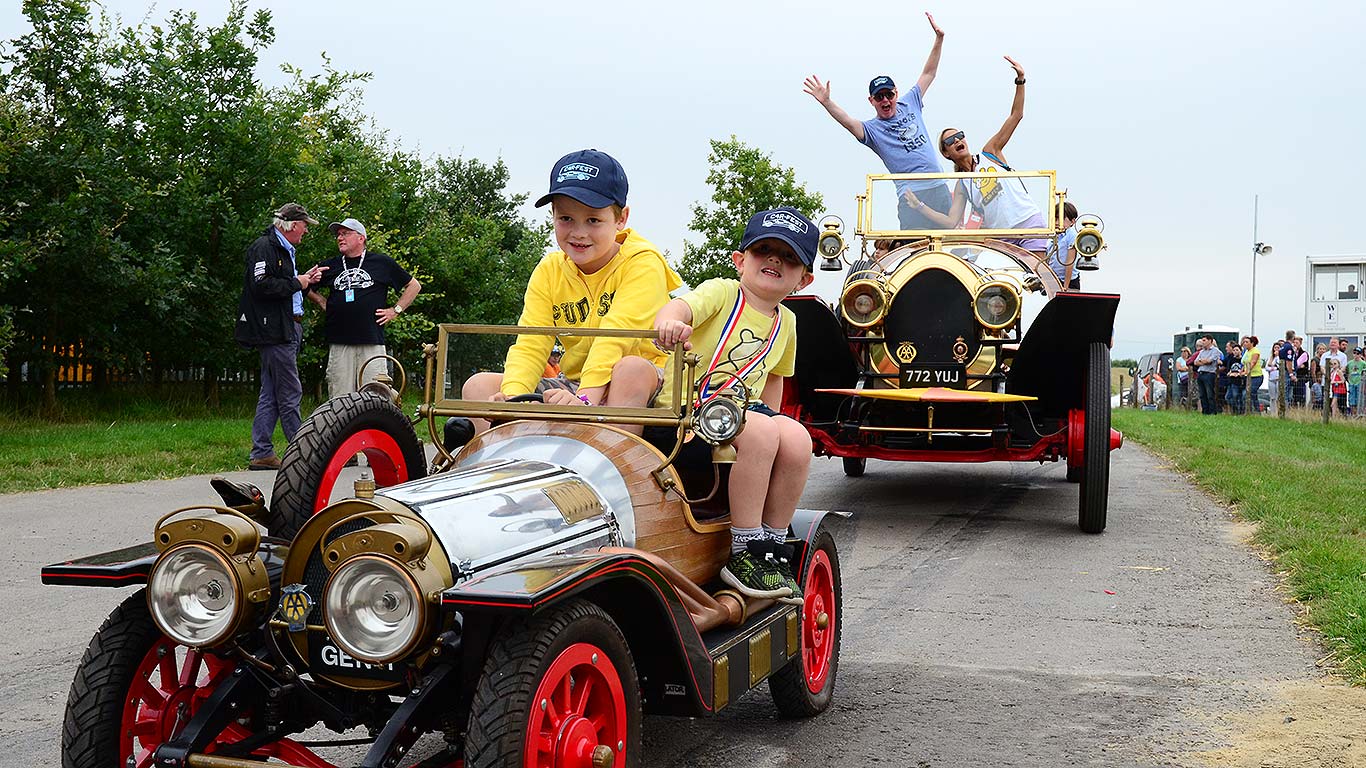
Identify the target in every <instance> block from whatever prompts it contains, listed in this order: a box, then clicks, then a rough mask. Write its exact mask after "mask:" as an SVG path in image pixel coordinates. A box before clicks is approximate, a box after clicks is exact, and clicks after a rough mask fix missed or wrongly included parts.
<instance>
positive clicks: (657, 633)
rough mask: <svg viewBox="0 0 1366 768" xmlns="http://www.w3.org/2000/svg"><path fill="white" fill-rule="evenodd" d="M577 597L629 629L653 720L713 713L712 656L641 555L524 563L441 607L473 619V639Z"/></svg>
mask: <svg viewBox="0 0 1366 768" xmlns="http://www.w3.org/2000/svg"><path fill="white" fill-rule="evenodd" d="M575 597H578V598H583V599H585V600H589V601H591V602H593V603H594V604H596V605H598V606H600V607H601V608H602V609H603V610H605V611H607V613H608V614H609V615H611V616H612V619H613V620H614V621H616V622H617V625H618V626H619V627H621V631H622V633H623V634H625V636H626V640H627V643H628V644H629V645H630V647H631V649H632V655H633V656H634V657H635V661H636V666H637V669H638V671H639V672H640V678H641V693H642V695H643V698H644V701H645V711H646V712H647V713H650V714H670V715H690V716H697V715H708V714H711V713H712V684H713V680H712V669H711V656H710V654H709V653H708V652H707V648H706V646H705V645H704V644H703V642H702V638H701V636H700V635H699V634H698V632H697V627H696V626H695V625H694V624H693V622H692V619H691V618H690V617H689V615H688V611H687V609H686V608H685V607H684V605H683V602H682V601H681V600H680V599H679V597H678V593H677V592H676V591H675V590H674V588H673V586H672V585H671V584H670V583H669V580H668V578H666V577H665V576H664V574H662V573H660V572H659V570H658V569H657V568H655V567H654V566H653V565H652V564H650V563H649V562H648V561H647V560H645V559H643V558H640V557H638V556H636V555H632V554H629V553H611V554H599V553H591V554H582V555H563V556H553V557H547V558H542V559H538V560H530V561H526V560H523V561H518V562H517V563H515V564H512V565H509V566H507V567H503V568H498V569H496V570H493V571H488V572H485V573H482V574H480V575H478V576H476V577H474V578H473V579H471V580H469V581H466V582H462V583H461V584H458V585H456V586H454V587H452V588H450V589H448V590H446V591H445V592H443V593H442V595H441V605H442V607H443V608H444V609H447V610H457V611H459V612H460V613H461V614H462V615H463V616H464V617H465V618H464V626H465V630H466V637H467V639H468V637H469V634H470V630H471V627H472V625H476V624H479V623H481V622H480V621H479V618H478V617H479V614H481V613H482V614H485V615H489V614H492V616H489V618H490V619H493V620H496V619H498V618H506V617H509V616H512V617H516V616H518V615H526V616H529V615H530V614H531V613H533V612H535V611H538V610H541V609H544V608H546V607H549V606H551V605H555V604H557V603H559V602H562V601H564V600H568V599H571V598H575ZM468 647H469V645H468V644H467V648H468Z"/></svg>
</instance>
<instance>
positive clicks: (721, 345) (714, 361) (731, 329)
mask: <svg viewBox="0 0 1366 768" xmlns="http://www.w3.org/2000/svg"><path fill="white" fill-rule="evenodd" d="M735 293H736V296H735V306H733V307H731V310H730V316H729V317H727V318H726V324H725V326H724V327H723V328H722V329H721V339H720V341H719V342H717V344H716V352H715V353H713V354H712V356H711V364H710V365H708V366H707V372H706V374H705V375H703V376H702V386H701V387H700V388H699V389H698V395H699V398H698V401H697V405H702V404H703V403H705V402H707V401H709V400H711V399H712V398H714V397H716V396H717V395H719V394H721V391H722V390H724V389H725V388H726V387H729V386H730V385H731V384H734V383H735V382H736V381H743V380H744V378H745V377H746V376H748V375H749V374H750V373H752V372H753V371H754V369H756V368H758V367H759V364H760V363H762V362H763V361H764V358H766V357H768V353H769V352H772V351H773V342H774V341H775V340H776V339H777V338H778V329H779V327H780V326H781V325H782V322H783V312H782V308H781V307H779V308H776V311H775V312H774V314H773V327H771V328H769V330H768V338H767V339H764V344H763V346H762V347H760V348H759V350H758V351H757V352H755V353H754V357H751V358H750V360H749V362H747V363H745V364H744V365H743V366H741V367H740V369H739V370H737V371H736V372H735V373H733V374H731V375H730V378H728V379H726V382H725V383H724V384H722V385H721V386H719V387H713V386H712V385H711V375H712V373H714V372H715V371H716V368H717V366H719V365H720V364H721V356H722V355H723V354H725V350H726V345H727V344H728V343H729V342H730V337H731V335H732V334H734V333H735V329H736V328H738V327H739V326H740V316H741V315H742V314H744V312H745V291H744V289H741V288H737V289H736V291H735Z"/></svg>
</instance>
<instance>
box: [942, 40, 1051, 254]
mask: <svg viewBox="0 0 1366 768" xmlns="http://www.w3.org/2000/svg"><path fill="white" fill-rule="evenodd" d="M1005 60H1006V61H1007V62H1009V64H1010V66H1011V68H1012V69H1014V70H1015V99H1014V101H1013V102H1012V103H1011V105H1010V115H1009V116H1008V117H1006V121H1005V122H1004V123H1003V124H1002V125H1001V128H1000V130H998V131H996V133H995V134H994V135H993V136H992V137H991V138H990V139H987V143H986V144H984V145H983V146H982V152H981V153H980V154H976V155H974V154H972V151H971V150H970V149H968V142H967V137H966V134H965V133H964V132H963V131H961V130H958V129H957V128H945V129H944V130H943V131H941V132H940V133H939V153H940V154H942V155H943V156H944V157H945V158H947V159H948V160H949V161H950V162H952V163H953V169H954V170H955V171H958V172H960V173H974V172H975V173H982V172H999V171H1007V172H1008V171H1011V170H1013V169H1012V168H1011V167H1010V166H1009V165H1008V164H1007V163H1006V159H1005V146H1006V144H1007V143H1008V142H1009V141H1010V137H1011V136H1013V135H1014V134H1015V128H1016V127H1017V126H1019V124H1020V120H1022V119H1024V97H1025V89H1024V86H1025V74H1024V68H1023V67H1021V66H1020V65H1019V64H1018V63H1017V62H1016V61H1015V60H1014V59H1012V58H1010V57H1009V56H1006V57H1005ZM953 197H954V200H953V205H952V207H951V208H950V209H949V212H948V214H947V215H941V216H942V218H940V217H936V215H935V214H936V213H937V212H931V213H926V214H925V215H926V216H928V217H929V218H931V219H934V220H935V221H936V222H937V223H939V224H940V225H941V226H945V227H961V226H962V222H963V209H964V207H965V206H966V205H967V204H968V203H971V204H972V207H973V209H974V210H976V211H977V212H978V213H980V214H981V215H982V227H983V228H984V229H1043V228H1044V227H1045V226H1046V225H1047V222H1046V221H1045V219H1044V216H1043V212H1042V211H1040V210H1039V206H1038V205H1037V204H1036V203H1035V202H1034V200H1033V199H1032V198H1030V196H1029V190H1028V189H1027V188H1026V187H1025V184H1024V180H1023V179H992V178H980V179H973V180H971V182H969V183H967V184H959V185H958V186H957V187H956V188H955V189H954V195H953ZM1011 242H1015V243H1017V244H1019V245H1021V246H1023V247H1024V248H1026V249H1028V250H1031V251H1035V252H1037V253H1046V252H1047V250H1048V241H1047V240H1046V239H1043V238H1025V239H1022V240H1015V241H1011Z"/></svg>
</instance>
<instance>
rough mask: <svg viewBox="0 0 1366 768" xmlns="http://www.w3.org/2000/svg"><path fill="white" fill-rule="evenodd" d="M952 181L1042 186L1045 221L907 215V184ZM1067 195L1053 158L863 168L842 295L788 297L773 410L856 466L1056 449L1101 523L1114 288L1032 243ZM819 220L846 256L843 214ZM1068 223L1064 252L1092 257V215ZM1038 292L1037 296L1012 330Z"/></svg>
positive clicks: (1084, 513) (832, 257)
mask: <svg viewBox="0 0 1366 768" xmlns="http://www.w3.org/2000/svg"><path fill="white" fill-rule="evenodd" d="M946 182H952V183H954V184H962V185H979V187H980V188H987V187H989V185H995V184H1019V185H1021V187H1022V188H1024V189H1026V190H1028V191H1029V192H1030V194H1031V197H1033V199H1035V200H1036V201H1038V210H1039V211H1040V213H1041V218H1042V219H1043V220H1044V224H1043V226H1041V227H1040V226H1036V227H1031V228H1016V229H982V228H976V229H969V228H962V229H937V230H914V231H912V230H903V229H901V228H900V225H899V224H898V222H897V219H896V216H895V211H896V204H895V200H896V198H897V196H898V194H899V193H900V192H901V191H902V189H903V187H902V186H901V185H903V184H912V185H913V184H929V183H941V184H942V183H946ZM988 199H989V198H988ZM874 201H878V203H879V205H874ZM1062 204H1063V195H1062V193H1060V192H1058V191H1057V190H1056V188H1055V185H1054V178H1053V172H1052V171H1043V172H1010V173H950V174H878V175H872V176H869V177H868V182H867V189H866V191H865V194H864V195H861V196H859V198H858V221H857V225H856V228H855V234H856V235H857V236H858V237H859V238H860V242H859V244H858V248H857V249H856V250H855V253H856V254H858V256H857V257H856V258H855V259H853V263H852V264H850V265H849V269H848V272H847V274H846V278H845V281H844V285H843V289H842V292H841V295H840V299H839V302H838V305H837V307H835V308H832V307H830V306H827V305H826V304H825V303H824V302H822V301H821V300H820V299H819V298H817V297H815V296H805V295H799V296H794V297H792V298H789V299H788V300H787V301H786V302H785V303H786V304H787V306H788V307H789V308H791V309H792V311H793V312H794V313H796V315H797V334H798V338H799V339H800V343H799V344H798V347H797V362H796V376H795V377H794V380H793V381H794V382H795V386H793V385H789V386H788V388H787V390H786V391H785V393H784V409H783V410H784V412H785V413H787V414H788V415H790V416H792V417H793V418H796V419H797V420H799V421H800V422H802V423H803V424H804V425H806V427H807V429H808V431H810V433H811V436H812V439H813V442H814V449H815V451H816V453H817V454H820V455H829V456H839V457H841V458H842V459H843V461H844V470H845V473H846V474H847V475H849V476H851V477H858V476H860V475H862V474H863V473H864V470H865V466H866V462H867V460H868V459H869V458H875V459H885V460H891V461H946V462H982V461H1040V462H1042V461H1057V460H1059V459H1063V460H1065V461H1066V462H1067V479H1068V480H1070V481H1073V482H1080V483H1081V501H1080V505H1079V506H1080V509H1079V515H1078V519H1079V524H1080V527H1081V530H1083V531H1085V532H1087V533H1099V532H1100V531H1102V530H1104V529H1105V523H1106V508H1107V495H1108V491H1109V465H1110V451H1111V450H1114V449H1116V448H1118V447H1119V446H1120V444H1121V442H1122V436H1121V435H1120V434H1119V433H1118V432H1116V431H1113V430H1111V429H1110V341H1111V336H1112V333H1113V330H1112V329H1113V327H1114V317H1115V310H1116V308H1117V307H1118V305H1119V296H1118V295H1113V294H1099V293H1086V292H1082V291H1079V290H1067V289H1065V288H1064V287H1063V284H1062V281H1060V280H1059V279H1058V277H1057V276H1056V275H1055V274H1054V273H1053V271H1052V269H1050V267H1049V265H1048V263H1047V260H1046V259H1041V258H1040V256H1039V251H1041V250H1042V249H1043V247H1045V246H1047V245H1048V244H1050V243H1051V242H1052V241H1053V240H1054V238H1056V236H1057V235H1058V234H1059V233H1060V231H1061V230H1063V227H1062V225H1061V224H1060V223H1059V221H1058V216H1059V214H1058V211H1059V210H1060V209H1061V208H1062ZM969 213H971V212H970V211H969ZM965 222H966V223H967V225H968V226H971V225H972V224H975V223H978V219H977V218H976V217H972V216H966V217H965ZM822 226H823V227H824V231H823V232H822V234H821V239H820V241H819V246H818V247H819V250H820V253H821V255H822V257H823V258H824V263H823V264H822V268H823V269H836V270H838V269H842V268H843V264H842V263H841V258H842V256H843V255H844V254H845V253H846V251H847V249H846V248H845V245H844V241H843V234H842V230H843V224H842V222H839V221H838V219H836V218H835V217H827V219H826V220H823V221H822ZM1077 227H1078V233H1077V239H1076V248H1077V257H1076V259H1075V261H1076V264H1075V265H1074V266H1076V267H1077V268H1080V269H1084V270H1087V269H1095V268H1096V267H1097V266H1099V264H1098V258H1097V257H1098V254H1099V252H1100V251H1101V249H1102V248H1103V247H1104V241H1103V238H1102V236H1101V229H1102V225H1101V223H1100V220H1099V219H1098V218H1096V217H1093V216H1083V217H1081V219H1080V220H1079V221H1078V222H1077ZM1031 240H1032V242H1030V241H1031ZM1021 241H1024V244H1023V245H1022V244H1021ZM875 243H877V244H882V245H890V246H891V247H890V249H886V250H885V251H884V250H882V249H877V248H876V247H875ZM1024 246H1030V247H1031V248H1032V249H1033V250H1031V249H1030V248H1027V247H1024ZM1069 272H1070V267H1069ZM1032 295H1038V296H1041V297H1043V299H1045V303H1043V305H1042V306H1041V307H1039V308H1038V314H1037V316H1035V317H1034V319H1033V322H1032V323H1030V325H1029V330H1028V332H1027V333H1022V325H1023V322H1024V321H1023V312H1024V309H1025V300H1026V298H1028V297H1031V296H1032Z"/></svg>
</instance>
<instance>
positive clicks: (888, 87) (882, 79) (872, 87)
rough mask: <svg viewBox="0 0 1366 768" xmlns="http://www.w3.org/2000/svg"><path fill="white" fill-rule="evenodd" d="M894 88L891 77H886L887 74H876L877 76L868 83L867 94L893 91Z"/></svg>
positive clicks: (894, 84)
mask: <svg viewBox="0 0 1366 768" xmlns="http://www.w3.org/2000/svg"><path fill="white" fill-rule="evenodd" d="M895 90H896V83H894V82H892V78H890V77H888V76H886V75H878V76H877V77H875V78H873V79H872V81H871V82H869V83H868V95H869V96H872V95H873V94H875V93H877V92H878V91H895Z"/></svg>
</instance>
